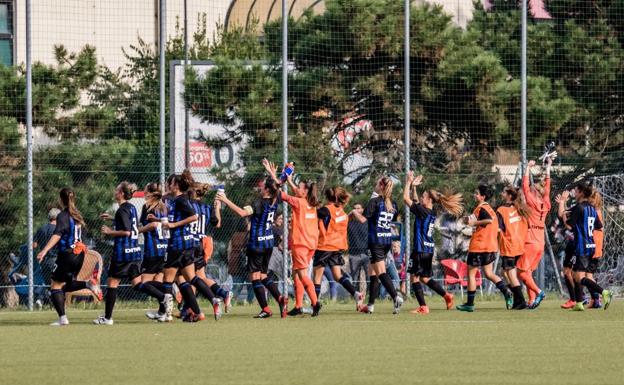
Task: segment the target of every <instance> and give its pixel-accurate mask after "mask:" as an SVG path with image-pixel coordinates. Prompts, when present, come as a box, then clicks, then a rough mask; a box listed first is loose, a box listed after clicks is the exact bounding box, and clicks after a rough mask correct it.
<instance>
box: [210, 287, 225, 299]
mask: <svg viewBox="0 0 624 385" xmlns="http://www.w3.org/2000/svg"><path fill="white" fill-rule="evenodd" d="M210 290H212V292H213V293H215V294H216V295H217V297H221V298H223V299H225V298H227V296H228V291H227V290H225V289H223V288H222V287H221V286H219V284H218V283H213V284H212V286H210Z"/></svg>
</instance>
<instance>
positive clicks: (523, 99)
mask: <svg viewBox="0 0 624 385" xmlns="http://www.w3.org/2000/svg"><path fill="white" fill-rule="evenodd" d="M520 55H521V63H522V64H521V69H520V72H521V73H520V79H521V88H522V89H521V95H520V110H521V122H520V124H521V129H520V153H521V158H522V174H521V175H524V168H525V167H526V164H527V126H526V121H527V0H522V42H521V53H520Z"/></svg>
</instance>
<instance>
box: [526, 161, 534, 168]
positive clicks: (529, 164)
mask: <svg viewBox="0 0 624 385" xmlns="http://www.w3.org/2000/svg"><path fill="white" fill-rule="evenodd" d="M534 166H535V161H534V160H530V161H529V163H528V164H527V167H528V168H531V167H534Z"/></svg>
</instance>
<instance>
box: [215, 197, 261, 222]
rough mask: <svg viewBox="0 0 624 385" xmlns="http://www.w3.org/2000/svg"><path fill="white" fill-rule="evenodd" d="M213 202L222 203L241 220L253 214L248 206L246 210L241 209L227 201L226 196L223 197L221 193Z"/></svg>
mask: <svg viewBox="0 0 624 385" xmlns="http://www.w3.org/2000/svg"><path fill="white" fill-rule="evenodd" d="M215 200H216V201H217V202H223V203H224V204H225V205H226V206H227V207H229V208H230V209H231V210H232V211H234V212H235V213H236V215H238V216H240V217H242V218H245V217H248V216H250V215H251V214H253V209H251V207H249V206H248V207H249V208H248V209H242V208H240V207H238V206H237V205H236V204H235V203H234V202H232V201H231V200H229V199H228V197H227V196H225V193H222V192H219V193H217V196H216V197H215Z"/></svg>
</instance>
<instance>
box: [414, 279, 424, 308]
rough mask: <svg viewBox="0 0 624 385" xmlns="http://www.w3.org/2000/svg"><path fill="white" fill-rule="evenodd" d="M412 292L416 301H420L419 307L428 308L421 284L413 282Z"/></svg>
mask: <svg viewBox="0 0 624 385" xmlns="http://www.w3.org/2000/svg"><path fill="white" fill-rule="evenodd" d="M412 291H413V292H414V296H415V297H416V301H418V305H420V306H427V302H425V293H424V292H423V288H422V285H421V284H420V282H412Z"/></svg>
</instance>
